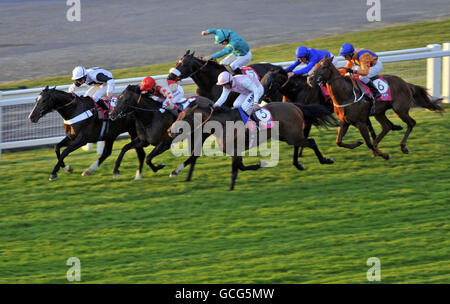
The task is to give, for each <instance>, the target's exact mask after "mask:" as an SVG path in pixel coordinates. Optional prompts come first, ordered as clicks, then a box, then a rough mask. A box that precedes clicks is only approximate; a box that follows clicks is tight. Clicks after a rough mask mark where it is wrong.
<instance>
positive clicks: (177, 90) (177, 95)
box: [141, 77, 184, 110]
mask: <svg viewBox="0 0 450 304" xmlns="http://www.w3.org/2000/svg"><path fill="white" fill-rule="evenodd" d="M147 93H148V94H150V95H153V96H155V97H156V100H157V101H159V102H161V103H162V108H163V109H167V110H177V109H178V106H177V105H176V104H177V103H180V102H183V97H184V90H183V87H182V86H181V85H178V83H177V82H176V81H173V80H165V82H164V84H162V85H156V81H155V79H153V77H145V78H144V79H142V82H141V94H147Z"/></svg>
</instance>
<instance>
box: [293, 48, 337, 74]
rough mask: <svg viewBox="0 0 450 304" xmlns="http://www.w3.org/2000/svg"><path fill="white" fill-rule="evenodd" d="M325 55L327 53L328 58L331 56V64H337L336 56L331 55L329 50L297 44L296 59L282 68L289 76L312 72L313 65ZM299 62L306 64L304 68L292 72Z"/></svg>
mask: <svg viewBox="0 0 450 304" xmlns="http://www.w3.org/2000/svg"><path fill="white" fill-rule="evenodd" d="M325 55H328V58H330V57H333V64H334V65H336V64H337V58H336V57H335V56H333V54H331V53H330V52H328V51H327V50H316V49H312V48H307V47H306V46H299V47H298V48H297V51H296V52H295V57H296V58H297V60H295V62H294V63H293V64H291V65H290V66H288V67H287V68H285V69H284V70H285V71H286V72H289V73H288V76H289V77H291V76H293V75H302V74H308V73H312V72H313V71H314V66H315V65H316V64H317V63H318V62H319V61H320V60H322V59H323V57H325ZM300 63H305V64H307V66H305V67H304V68H302V69H300V70H297V71H295V72H292V70H294V69H295V68H296V67H297V66H298V65H299V64H300Z"/></svg>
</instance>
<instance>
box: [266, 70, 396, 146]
mask: <svg viewBox="0 0 450 304" xmlns="http://www.w3.org/2000/svg"><path fill="white" fill-rule="evenodd" d="M261 84H262V85H263V86H264V96H263V99H273V98H274V96H275V94H276V92H279V93H281V94H282V95H283V96H284V97H285V101H288V102H299V103H301V104H316V103H318V104H321V105H324V106H326V107H327V109H328V110H330V112H333V111H334V106H333V103H332V102H329V101H327V100H326V99H325V97H324V94H323V93H322V90H321V88H320V87H319V86H311V85H309V83H308V77H307V76H303V75H294V76H292V77H290V78H289V77H288V74H287V72H286V71H285V70H276V71H269V72H267V73H266V75H264V77H263V78H262V79H261ZM388 122H389V123H390V124H391V128H392V130H393V131H398V130H403V127H402V126H397V125H394V124H393V123H392V122H391V121H390V120H388ZM367 127H368V128H369V132H370V135H371V136H372V139H375V138H376V136H377V135H376V133H375V130H374V129H373V126H372V123H371V121H370V119H367ZM305 134H306V135H307V136H308V135H309V129H305ZM300 152H301V151H300Z"/></svg>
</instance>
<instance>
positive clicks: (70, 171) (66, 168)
mask: <svg viewBox="0 0 450 304" xmlns="http://www.w3.org/2000/svg"><path fill="white" fill-rule="evenodd" d="M64 170H66V172H67V173H72V172H73V168H72V167H71V166H65V167H64Z"/></svg>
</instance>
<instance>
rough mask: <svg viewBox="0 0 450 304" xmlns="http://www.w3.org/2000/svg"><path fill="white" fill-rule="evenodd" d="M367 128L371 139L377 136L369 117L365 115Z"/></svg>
mask: <svg viewBox="0 0 450 304" xmlns="http://www.w3.org/2000/svg"><path fill="white" fill-rule="evenodd" d="M367 128H368V129H369V132H370V136H372V139H375V138H377V133H375V130H374V129H373V126H372V122H371V121H370V118H369V117H367Z"/></svg>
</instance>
